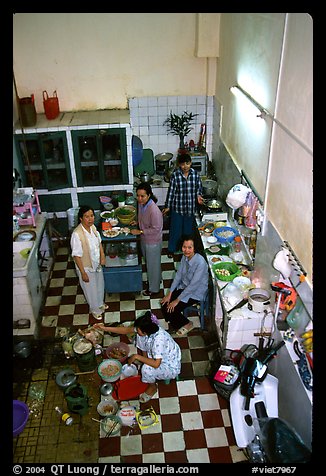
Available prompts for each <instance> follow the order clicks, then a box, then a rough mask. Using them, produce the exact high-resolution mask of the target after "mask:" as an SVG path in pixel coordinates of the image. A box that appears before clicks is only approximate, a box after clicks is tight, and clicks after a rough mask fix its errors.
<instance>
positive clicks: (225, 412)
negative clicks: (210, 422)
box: [221, 409, 231, 426]
mask: <svg viewBox="0 0 326 476" xmlns="http://www.w3.org/2000/svg"><path fill="white" fill-rule="evenodd" d="M221 413H222V418H223V423H224V426H231V420H230V413H229V411H228V410H227V409H223V410H221Z"/></svg>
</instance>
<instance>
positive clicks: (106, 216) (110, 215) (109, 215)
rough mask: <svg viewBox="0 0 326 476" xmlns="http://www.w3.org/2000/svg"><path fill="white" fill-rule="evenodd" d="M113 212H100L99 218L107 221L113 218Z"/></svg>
mask: <svg viewBox="0 0 326 476" xmlns="http://www.w3.org/2000/svg"><path fill="white" fill-rule="evenodd" d="M113 215H114V212H112V211H111V212H110V211H106V212H101V213H100V217H101V218H104V220H108V219H109V218H113Z"/></svg>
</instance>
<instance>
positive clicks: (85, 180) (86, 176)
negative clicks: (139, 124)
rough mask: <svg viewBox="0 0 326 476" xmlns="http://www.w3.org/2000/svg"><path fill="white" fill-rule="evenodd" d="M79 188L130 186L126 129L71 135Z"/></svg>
mask: <svg viewBox="0 0 326 476" xmlns="http://www.w3.org/2000/svg"><path fill="white" fill-rule="evenodd" d="M71 136H72V143H73V151H74V161H75V168H76V177H77V184H78V186H79V187H85V186H92V185H94V184H96V185H117V184H127V183H128V159H127V147H126V130H125V128H110V129H87V130H74V131H72V132H71Z"/></svg>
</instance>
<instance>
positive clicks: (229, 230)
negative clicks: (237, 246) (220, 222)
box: [213, 226, 239, 243]
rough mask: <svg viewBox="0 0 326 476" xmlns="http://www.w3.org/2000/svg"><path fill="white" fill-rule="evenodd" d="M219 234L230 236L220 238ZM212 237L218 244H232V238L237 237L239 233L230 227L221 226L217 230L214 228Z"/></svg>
mask: <svg viewBox="0 0 326 476" xmlns="http://www.w3.org/2000/svg"><path fill="white" fill-rule="evenodd" d="M221 233H228V234H230V236H227V237H225V236H221ZM213 235H214V236H215V238H216V239H217V241H218V242H219V243H232V241H233V240H234V238H235V237H236V236H238V235H239V232H238V230H236V229H235V228H232V227H231V226H221V227H219V228H215V230H214V231H213Z"/></svg>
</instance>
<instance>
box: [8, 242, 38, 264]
mask: <svg viewBox="0 0 326 476" xmlns="http://www.w3.org/2000/svg"><path fill="white" fill-rule="evenodd" d="M33 245H34V241H16V242H15V241H14V242H13V260H12V261H13V263H12V264H13V269H20V268H24V266H26V264H27V261H28V257H29V255H30V252H29V253H28V254H27V253H26V254H24V253H21V251H22V250H26V249H29V250H32V248H33Z"/></svg>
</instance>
